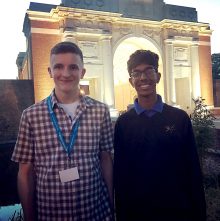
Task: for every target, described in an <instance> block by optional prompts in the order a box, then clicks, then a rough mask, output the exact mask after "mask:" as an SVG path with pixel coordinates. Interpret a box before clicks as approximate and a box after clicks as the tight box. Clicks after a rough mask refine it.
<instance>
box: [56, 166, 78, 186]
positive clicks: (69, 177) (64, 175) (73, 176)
mask: <svg viewBox="0 0 220 221" xmlns="http://www.w3.org/2000/svg"><path fill="white" fill-rule="evenodd" d="M59 174H60V180H61V183H66V182H69V181H74V180H78V179H79V172H78V169H77V167H73V168H70V169H67V170H62V171H59Z"/></svg>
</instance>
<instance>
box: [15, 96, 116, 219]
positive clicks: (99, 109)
mask: <svg viewBox="0 0 220 221" xmlns="http://www.w3.org/2000/svg"><path fill="white" fill-rule="evenodd" d="M51 96H52V107H53V111H54V112H55V114H56V117H57V120H58V123H59V127H60V128H61V130H62V132H63V135H64V138H65V140H66V142H69V136H70V133H71V129H72V126H73V124H74V122H75V121H76V120H77V119H80V126H79V129H78V134H77V139H76V141H75V145H74V149H73V151H72V152H71V155H70V157H69V158H68V155H67V153H66V152H65V150H64V149H63V147H62V145H61V144H60V142H59V140H58V138H57V135H56V131H55V128H54V127H53V124H52V122H51V120H50V116H49V112H48V108H47V104H46V100H43V101H41V102H40V103H37V104H34V105H32V106H31V107H29V108H27V109H26V110H24V112H23V114H22V118H21V122H20V127H19V133H18V138H17V142H16V146H15V149H14V152H13V155H12V160H13V161H15V162H19V163H28V162H31V163H33V164H34V168H35V173H36V205H37V216H38V217H37V220H62V221H65V220H68V221H71V220H72V221H82V220H84V221H110V220H112V215H111V210H110V202H109V196H108V191H107V186H106V185H105V183H104V180H103V177H102V174H101V166H100V158H99V156H100V152H102V151H108V152H111V151H112V149H113V133H112V124H111V119H110V115H109V110H108V108H107V106H106V105H105V104H103V103H101V102H98V101H96V100H94V99H92V98H89V97H86V96H82V97H81V99H80V103H79V105H78V107H77V110H76V116H75V118H74V119H73V120H71V119H70V118H69V117H68V116H67V115H66V114H65V112H64V110H63V109H62V108H61V107H59V106H58V104H57V100H56V97H55V95H54V92H52V94H51ZM73 167H77V168H78V171H79V176H80V179H78V180H74V181H70V182H66V183H61V181H60V177H59V171H62V170H65V169H68V168H73Z"/></svg>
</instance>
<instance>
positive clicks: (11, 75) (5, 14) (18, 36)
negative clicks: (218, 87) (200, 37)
mask: <svg viewBox="0 0 220 221" xmlns="http://www.w3.org/2000/svg"><path fill="white" fill-rule="evenodd" d="M32 1H35V0H32ZM143 1H144V0H143ZM35 2H41V3H49V4H55V5H56V4H57V5H58V4H60V2H61V0H36V1H35ZM164 2H165V3H167V4H174V5H182V6H188V7H195V8H196V10H197V12H198V21H199V22H205V23H209V24H210V27H211V29H212V30H213V34H212V53H220V19H217V18H216V17H217V16H216V15H218V14H219V12H220V0H164ZM29 3H30V1H29V0H16V1H2V2H1V13H0V20H1V31H2V32H1V33H4V35H1V55H0V62H1V72H0V79H15V78H16V77H17V66H16V64H15V61H16V58H17V55H18V53H19V52H20V51H25V50H26V42H25V41H26V40H25V37H24V34H23V32H22V26H23V20H24V16H25V12H26V9H27V8H28V7H29Z"/></svg>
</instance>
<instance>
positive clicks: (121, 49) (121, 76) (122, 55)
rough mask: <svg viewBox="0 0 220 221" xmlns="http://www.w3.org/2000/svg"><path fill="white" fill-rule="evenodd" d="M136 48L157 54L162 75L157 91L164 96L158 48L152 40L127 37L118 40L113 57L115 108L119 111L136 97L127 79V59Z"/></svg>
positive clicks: (160, 66) (161, 66)
mask: <svg viewBox="0 0 220 221" xmlns="http://www.w3.org/2000/svg"><path fill="white" fill-rule="evenodd" d="M138 49H145V50H151V51H153V52H155V53H157V54H158V55H159V72H161V74H162V77H161V80H160V83H159V84H158V86H157V92H158V93H159V94H160V95H161V96H162V97H164V80H163V65H162V58H161V54H160V52H159V50H158V48H157V47H156V46H155V44H154V43H153V42H152V41H150V40H148V39H146V38H142V37H129V38H127V39H125V40H123V41H121V42H120V44H119V45H118V46H117V48H116V50H115V53H114V57H113V68H114V91H115V108H116V109H117V110H118V111H119V112H120V111H124V110H126V109H127V106H128V105H129V104H133V101H134V98H135V97H136V92H135V90H134V89H133V88H132V86H131V85H130V83H129V80H128V79H129V75H128V72H127V60H128V59H129V56H130V55H131V54H132V53H133V52H134V51H136V50H138Z"/></svg>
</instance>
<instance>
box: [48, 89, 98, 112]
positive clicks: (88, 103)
mask: <svg viewBox="0 0 220 221" xmlns="http://www.w3.org/2000/svg"><path fill="white" fill-rule="evenodd" d="M50 96H51V98H52V99H51V101H52V107H53V108H54V105H58V103H59V102H58V100H57V98H56V95H55V91H54V90H53V91H52V93H51V95H50ZM79 102H80V104H81V105H82V106H86V107H89V106H92V105H93V104H94V100H93V99H91V98H90V97H87V96H85V95H80V100H79Z"/></svg>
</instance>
